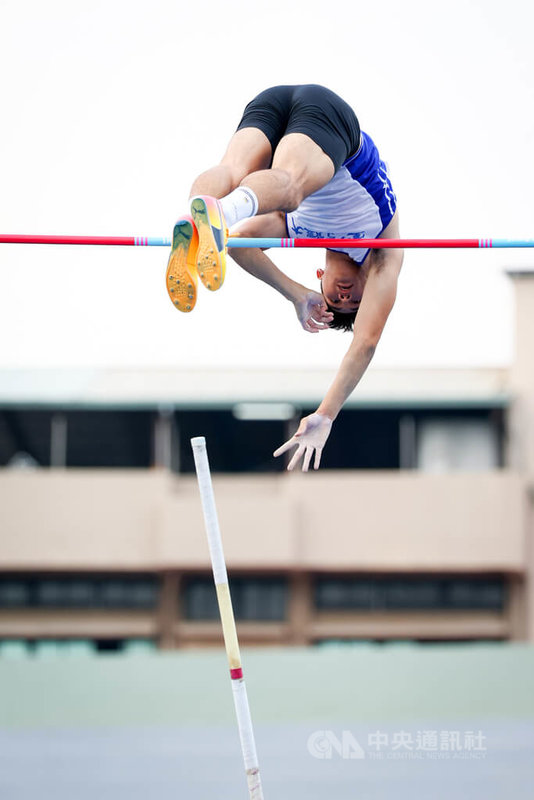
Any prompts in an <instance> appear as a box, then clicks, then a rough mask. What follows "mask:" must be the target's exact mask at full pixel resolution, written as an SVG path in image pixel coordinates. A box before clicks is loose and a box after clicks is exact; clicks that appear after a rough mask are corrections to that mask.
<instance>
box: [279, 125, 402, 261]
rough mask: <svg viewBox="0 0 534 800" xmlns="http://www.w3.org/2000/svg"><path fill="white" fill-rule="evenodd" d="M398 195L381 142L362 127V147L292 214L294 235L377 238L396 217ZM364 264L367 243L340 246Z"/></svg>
mask: <svg viewBox="0 0 534 800" xmlns="http://www.w3.org/2000/svg"><path fill="white" fill-rule="evenodd" d="M396 208H397V198H396V196H395V192H394V191H393V188H392V186H391V181H390V178H389V174H388V170H387V166H386V164H385V163H384V161H382V159H381V158H380V155H379V153H378V150H377V148H376V145H375V143H374V142H373V140H372V139H371V137H370V136H368V135H367V134H366V133H364V132H363V131H362V133H361V144H360V147H359V149H358V152H357V153H356V154H355V155H353V156H351V158H349V159H347V161H345V163H344V164H342V166H341V167H340V168H339V169H338V171H337V172H336V174H335V175H334V177H333V178H332V180H330V181H329V182H328V183H327V184H326V186H323V188H322V189H319V190H318V191H317V192H314V193H313V194H311V195H309V197H306V198H305V199H304V200H303V201H302V203H301V204H300V205H299V207H298V208H296V209H295V211H291V212H290V213H289V214H287V215H286V224H287V232H288V235H289V237H290V238H292V239H295V238H297V237H299V236H300V237H305V238H333V239H374V238H376V237H377V236H378V235H379V234H380V233H382V231H383V230H384V228H386V227H387V226H388V225H389V223H390V222H391V220H392V218H393V215H394V213H395V209H396ZM332 249H333V250H338V251H339V252H341V253H347V255H348V256H350V258H352V259H353V260H354V261H355V262H356V263H357V264H362V263H363V261H364V260H365V257H366V256H367V254H368V252H369V250H368V249H367V248H354V247H346V248H344V247H335V248H332Z"/></svg>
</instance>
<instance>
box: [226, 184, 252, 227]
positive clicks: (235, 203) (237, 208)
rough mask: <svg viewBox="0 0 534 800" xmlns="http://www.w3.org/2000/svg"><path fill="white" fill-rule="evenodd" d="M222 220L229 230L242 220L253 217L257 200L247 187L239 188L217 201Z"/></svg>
mask: <svg viewBox="0 0 534 800" xmlns="http://www.w3.org/2000/svg"><path fill="white" fill-rule="evenodd" d="M219 204H220V206H221V209H222V212H223V214H224V219H225V221H226V224H227V226H228V227H229V228H231V227H232V226H233V225H236V224H237V223H238V222H240V221H241V220H242V219H247V218H248V217H253V216H255V215H256V214H257V213H258V205H259V204H258V198H257V197H256V195H255V193H254V192H253V191H252V189H249V188H248V186H239V187H238V188H237V189H234V191H233V192H230V194H227V195H226V197H223V198H222V200H219Z"/></svg>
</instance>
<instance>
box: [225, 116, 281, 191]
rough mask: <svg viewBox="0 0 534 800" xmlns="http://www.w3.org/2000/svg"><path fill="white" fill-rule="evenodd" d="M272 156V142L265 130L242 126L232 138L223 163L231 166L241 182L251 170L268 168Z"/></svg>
mask: <svg viewBox="0 0 534 800" xmlns="http://www.w3.org/2000/svg"><path fill="white" fill-rule="evenodd" d="M271 158H272V149H271V143H270V142H269V139H268V138H267V136H266V135H265V134H264V133H263V131H260V129H259V128H241V129H240V130H238V131H236V132H235V133H234V135H233V136H232V138H231V139H230V142H229V144H228V147H227V148H226V152H225V154H224V156H223V158H222V161H221V164H224V166H227V167H230V169H231V170H232V174H233V175H234V178H235V179H236V181H237V182H238V183H239V182H240V181H242V180H243V178H244V177H246V176H247V175H250V173H251V172H257V171H258V170H261V169H268V168H269V166H270V164H271Z"/></svg>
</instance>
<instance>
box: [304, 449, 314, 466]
mask: <svg viewBox="0 0 534 800" xmlns="http://www.w3.org/2000/svg"><path fill="white" fill-rule="evenodd" d="M312 455H313V447H310V446H308V447H307V448H306V453H305V455H304V461H303V463H302V471H303V472H307V471H308V467H309V466H310V461H311V457H312Z"/></svg>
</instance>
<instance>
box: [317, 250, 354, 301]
mask: <svg viewBox="0 0 534 800" xmlns="http://www.w3.org/2000/svg"><path fill="white" fill-rule="evenodd" d="M336 255H337V254H336ZM339 255H342V254H339ZM317 277H318V278H319V280H320V281H321V288H322V292H323V295H324V298H325V300H326V302H327V303H328V305H329V306H331V308H333V309H334V310H335V311H340V312H341V313H345V314H348V313H351V312H354V311H357V310H358V309H359V307H360V303H361V300H362V294H363V288H364V281H363V275H361V272H360V268H359V267H358V266H357V265H356V264H355V263H354V262H353V261H351V259H347V260H345V258H333V259H327V262H326V264H325V268H324V269H318V270H317Z"/></svg>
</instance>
